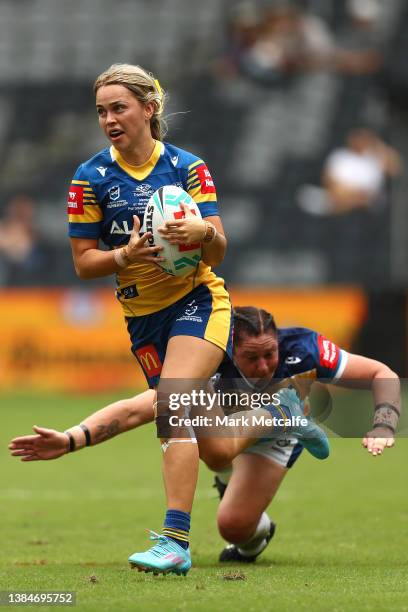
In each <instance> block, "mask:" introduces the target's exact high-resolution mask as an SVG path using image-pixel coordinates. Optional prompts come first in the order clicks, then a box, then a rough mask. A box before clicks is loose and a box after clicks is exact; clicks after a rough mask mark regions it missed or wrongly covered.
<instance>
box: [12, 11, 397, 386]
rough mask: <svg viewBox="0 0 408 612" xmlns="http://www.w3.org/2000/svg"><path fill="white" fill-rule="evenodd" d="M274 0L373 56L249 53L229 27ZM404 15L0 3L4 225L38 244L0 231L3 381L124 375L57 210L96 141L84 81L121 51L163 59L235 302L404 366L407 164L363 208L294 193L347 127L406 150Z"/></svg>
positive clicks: (111, 312) (129, 380)
mask: <svg viewBox="0 0 408 612" xmlns="http://www.w3.org/2000/svg"><path fill="white" fill-rule="evenodd" d="M285 6H297V7H298V8H300V10H301V12H302V13H305V14H308V15H309V16H310V15H313V16H314V17H315V18H318V19H319V20H320V22H321V23H323V24H324V27H325V28H326V30H327V32H326V34H329V35H330V37H331V44H332V45H334V46H335V47H336V46H338V47H343V48H344V47H346V48H349V47H350V40H351V41H352V44H353V45H354V47H353V50H355V49H357V50H358V51H361V50H363V51H364V50H366V49H367V45H368V46H369V49H370V50H374V52H375V53H377V55H378V56H379V58H380V61H379V65H378V67H375V68H373V69H372V68H369V69H364V68H363V69H357V70H343V69H338V70H337V69H331V70H328V69H325V68H324V67H320V68H314V69H302V68H301V67H296V68H293V67H292V69H291V70H286V71H281V72H279V71H275V72H274V73H273V74H272V76H271V74H270V73H266V74H265V71H264V72H262V71H261V70H260V69H259V67H258V66H255V69H254V67H253V66H249V68H248V66H247V65H246V64H245V62H244V61H243V60H242V57H240V56H239V53H240V52H241V51H242V49H240V48H239V45H240V44H241V46H242V41H241V42H240V41H238V43H237V36H238V35H241V36H242V33H240V29H241V32H242V31H245V28H250V27H251V24H253V23H254V21H257V22H258V25H259V24H262V21H263V20H265V19H266V16H267V15H268V11H271V10H275V9H277V8H278V9H282V7H285ZM358 11H360V13H359V14H358ZM356 14H357V16H359V17H361V15H363V17H364V16H365V18H367V15H368V22H367V23H366V24H363V25H364V27H361V23H360V24H359V27H356V23H357V22H356V20H355V16H356ZM370 20H371V22H370ZM367 24H368V27H367ZM407 24H408V7H407V5H406V3H405V2H403V1H402V0H387V2H376V1H375V0H352V1H348V0H347V1H346V0H344V1H343V0H336V1H334V0H309V1H306V0H305V1H303V2H292V3H290V2H285V1H284V2H282V1H281V0H279V1H273V0H270V1H259V2H258V1H255V0H253V1H251V0H250V1H248V2H237V1H232V0H208V2H206V3H192V2H190V1H189V0H166V1H158V0H149V2H144V1H139V2H133V1H128V0H118V1H117V2H116V3H114V4H113V3H112V1H111V0H81V1H79V0H74V1H71V2H65V1H62V2H58V3H55V2H53V0H33V1H30V2H26V1H23V0H22V1H19V2H13V1H11V0H10V1H8V0H1V2H0V49H1V53H0V76H1V79H0V108H1V116H2V121H1V126H0V158H1V166H0V221H1V224H2V226H1V230H2V233H3V235H4V234H7V233H8V228H9V225H8V224H9V223H10V218H11V217H13V215H14V221H15V222H16V223H17V224H18V223H21V225H22V231H23V233H24V232H25V233H26V235H28V240H29V242H30V241H31V244H29V245H28V246H27V249H26V250H25V251H24V252H23V253H22V254H21V255H20V254H15V253H14V252H15V248H14V247H13V246H12V247H10V246H9V244H6V245H3V246H1V244H0V286H1V289H0V312H1V316H0V333H1V337H2V338H3V341H2V343H1V348H0V380H1V383H2V384H4V385H7V384H8V385H11V386H13V385H14V384H15V383H16V381H19V384H26V385H28V386H31V385H33V384H34V385H35V386H40V387H41V386H43V387H48V388H58V387H61V388H64V387H66V386H68V387H72V386H75V385H78V386H79V388H80V389H82V390H85V388H86V386H87V385H88V386H89V388H90V389H94V386H95V384H96V383H95V381H96V380H97V381H98V383H97V384H98V385H99V384H101V377H100V376H99V375H98V372H100V371H101V369H103V370H104V377H103V378H104V381H105V382H103V383H102V385H104V386H106V387H107V388H109V387H112V386H114V387H116V388H117V387H123V386H128V387H130V386H133V384H134V378H133V377H134V376H135V371H136V366H134V364H133V363H132V361H131V357H129V355H130V354H129V352H128V345H127V339H126V335H125V332H124V331H123V326H122V325H121V320H120V312H119V309H118V308H116V310H115V304H114V298H113V292H112V289H111V287H112V279H111V278H106V279H103V280H101V281H94V282H92V283H90V282H86V283H84V282H83V281H80V280H79V279H77V278H76V277H75V274H74V271H73V266H72V262H71V256H70V250H69V247H68V242H67V237H66V224H65V201H66V192H67V188H68V184H69V180H70V177H71V176H72V174H73V172H74V170H75V168H76V167H77V165H78V163H79V162H80V161H82V160H83V159H86V158H87V157H88V156H90V155H91V154H93V153H94V151H96V150H98V149H99V148H102V146H104V140H103V136H102V134H100V133H99V128H98V125H97V121H96V117H95V112H94V100H93V94H92V82H93V79H94V77H95V75H97V74H99V73H100V72H101V71H102V70H103V69H104V68H105V67H106V66H108V65H110V64H111V63H113V62H115V61H128V62H134V63H140V64H141V65H143V66H146V67H147V68H148V69H150V70H152V71H153V72H154V73H155V74H157V76H158V77H159V79H160V80H161V82H162V84H163V86H164V87H165V88H166V89H167V90H169V92H170V100H169V102H170V103H169V107H168V112H169V115H170V117H169V128H170V129H169V134H168V139H169V140H171V141H174V142H175V143H177V144H178V145H179V146H181V147H186V148H188V149H191V150H193V151H195V152H197V154H199V155H201V156H202V157H203V158H204V159H205V160H206V161H207V163H208V165H209V167H210V169H211V171H212V173H213V175H214V177H215V180H216V185H217V189H218V193H219V200H220V208H221V213H222V216H223V220H224V225H225V228H226V232H227V235H228V238H229V250H228V255H227V257H226V259H225V262H224V264H223V265H222V266H221V268H220V274H221V275H223V276H224V278H225V280H226V282H227V284H228V286H229V287H230V289H231V291H232V294H233V296H236V297H235V300H234V301H235V303H241V304H243V303H248V302H259V301H260V300H259V299H258V300H257V298H256V295H257V292H261V294H262V300H263V302H262V303H263V304H264V305H265V306H266V307H268V308H269V309H270V310H271V311H272V312H274V313H275V314H276V317H277V320H278V322H279V324H281V325H290V324H298V323H299V324H303V325H310V326H312V327H318V328H319V329H320V330H321V331H323V332H324V333H326V334H327V335H329V336H330V337H331V338H332V339H333V340H335V341H337V342H339V343H340V344H341V345H342V346H344V347H345V348H347V349H354V350H358V351H361V352H363V353H366V354H370V355H372V356H375V357H378V358H380V359H383V360H384V361H386V362H387V363H389V364H390V365H391V366H392V367H394V368H395V369H396V370H397V371H398V372H399V373H400V374H401V375H405V374H406V371H407V363H406V353H407V347H406V343H407V341H406V318H407V312H406V311H407V308H406V287H407V275H408V270H407V266H406V261H407V249H408V246H407V239H406V237H407V227H408V225H407V222H408V219H407V215H408V212H407V207H406V196H405V194H406V187H407V174H406V172H402V174H401V175H400V176H399V177H398V178H397V179H396V180H393V181H392V182H391V181H388V182H387V183H386V186H385V188H384V189H383V192H382V193H381V196H380V198H379V202H376V203H375V205H373V206H372V207H371V208H370V209H367V210H362V209H355V210H351V211H350V212H348V213H345V214H341V215H325V216H316V215H313V214H309V213H308V212H305V211H304V210H302V209H301V208H300V206H299V205H298V202H297V199H298V195H297V194H298V193H299V189H300V188H301V187H302V185H304V184H308V183H311V184H318V183H319V180H320V175H321V172H322V168H323V163H324V160H325V158H326V156H327V154H328V153H329V152H330V151H332V150H333V149H335V148H336V147H339V146H341V145H342V143H343V142H344V139H345V137H346V135H347V133H348V132H349V131H350V130H351V129H353V128H355V127H366V128H369V129H371V130H373V131H375V132H376V134H378V135H379V136H380V137H381V138H382V139H383V140H385V141H386V142H388V143H390V144H392V146H393V147H395V148H396V150H397V151H398V152H399V154H400V155H401V156H402V158H404V156H405V154H406V150H407V147H408V132H407V127H406V125H407V121H406V108H405V107H406V96H407V87H408V70H407V67H406V62H404V57H406V50H407V49H406V44H407V43H406V36H405V28H406V27H407ZM237 32H238V35H237ZM367 32H368V34H369V36H368V34H367ZM351 35H352V36H351ZM237 49H238V50H237ZM237 56H238V59H237ZM244 59H245V58H244ZM247 63H248V62H247ZM173 113H174V114H173ZM20 196H23V198H25V199H26V202H25V204H24V203H23V204H22V205H21V204H20V209H19V208H18V206H19V204H18V203H17V204H16V202H15V200H16V198H17V199H18V198H20ZM3 242H4V241H3ZM328 304H331V305H330V307H329V308H327V306H328ZM108 329H109V333H108ZM98 356H99V357H98ZM104 360H107V361H106V362H107V363H108V364H109V367H108V368H106V367H104ZM84 370H86V371H87V374H88V377H86V376H85V374H84V373H83V372H84ZM58 372H59V374H58ZM67 372H69V375H68V376H67V375H66V373H67ZM86 378H88V382H87V381H86V380H85V379H86ZM139 382H140V380H139Z"/></svg>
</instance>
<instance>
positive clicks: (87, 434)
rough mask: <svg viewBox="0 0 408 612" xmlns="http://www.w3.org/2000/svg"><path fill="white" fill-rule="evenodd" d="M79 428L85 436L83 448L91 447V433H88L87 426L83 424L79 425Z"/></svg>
mask: <svg viewBox="0 0 408 612" xmlns="http://www.w3.org/2000/svg"><path fill="white" fill-rule="evenodd" d="M79 426H80V428H81V429H82V431H83V432H84V434H85V440H86V443H85V446H91V432H90V431H89V429H88V428H87V426H86V425H84V424H83V423H80V424H79Z"/></svg>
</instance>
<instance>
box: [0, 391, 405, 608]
mask: <svg viewBox="0 0 408 612" xmlns="http://www.w3.org/2000/svg"><path fill="white" fill-rule="evenodd" d="M108 400H112V398H111V397H106V396H103V397H102V396H99V397H95V396H93V397H88V398H84V397H75V396H71V397H66V396H65V397H53V396H43V397H40V396H28V395H27V396H24V395H21V396H15V395H14V396H5V395H3V396H2V397H1V398H0V402H1V405H2V414H3V423H2V431H1V448H0V454H1V466H2V467H1V477H0V478H1V490H0V508H1V521H0V528H1V548H0V591H5V590H13V591H18V590H24V591H30V590H35V591H52V590H69V591H76V593H77V609H80V610H98V611H99V610H107V611H108V610H109V611H121V610H148V611H150V610H153V611H155V610H160V611H163V610H171V611H173V610H190V609H194V610H198V611H207V610H214V611H217V610H226V611H229V610H234V612H237V611H240V610H246V611H248V612H249V611H258V610H260V611H261V610H276V611H277V612H282V611H286V610H291V611H292V610H295V609H298V610H313V611H320V610H331V611H334V612H335V611H339V612H345V611H349V610H350V611H353V612H360V611H365V610H373V611H375V612H379V611H384V612H391V611H392V612H394V611H403V610H406V611H408V565H407V552H406V551H407V536H408V505H407V501H408V487H407V484H408V479H407V474H406V465H407V460H408V439H407V438H404V439H399V440H398V441H397V445H396V447H395V448H394V449H391V450H388V451H387V452H386V453H385V454H384V455H383V456H382V457H377V458H373V457H371V456H369V455H368V454H367V453H366V451H363V450H362V448H361V447H360V443H359V440H340V439H336V440H332V454H331V457H330V459H328V460H327V461H325V462H318V461H317V460H314V459H313V458H311V457H310V456H306V455H307V454H306V453H304V454H303V456H302V458H301V459H300V460H299V462H298V463H297V464H296V466H295V468H294V469H293V470H292V471H291V473H290V474H289V475H288V477H287V479H286V482H285V483H284V484H283V486H282V488H281V491H280V492H279V494H278V497H277V499H275V501H274V502H273V504H272V505H271V507H270V515H271V517H273V519H274V520H275V521H276V523H277V525H278V528H277V534H276V536H275V538H274V540H273V541H272V543H271V545H270V547H269V548H268V549H267V552H266V553H265V554H264V555H263V557H262V558H261V559H259V561H258V562H257V563H256V564H255V565H252V566H249V567H243V566H234V565H228V566H220V565H219V564H218V563H217V557H218V554H219V551H220V550H221V548H222V546H223V543H222V540H221V539H220V537H219V536H218V534H217V530H216V526H215V512H216V507H217V499H216V496H215V492H214V489H212V487H211V484H212V475H211V473H210V472H209V471H208V470H207V469H206V468H205V467H204V466H202V469H201V475H200V483H199V488H198V493H197V497H196V503H195V508H194V512H193V527H192V555H193V563H194V565H193V569H192V570H191V571H190V573H189V574H188V576H187V577H186V578H182V577H177V576H158V577H153V576H152V575H151V574H146V575H145V574H142V573H138V572H136V571H131V570H130V569H129V567H128V564H127V557H128V555H129V554H130V553H132V552H135V551H136V550H143V549H145V548H147V546H148V539H147V534H146V532H145V529H146V528H151V529H155V530H158V531H159V530H160V527H161V523H162V518H163V511H164V497H163V492H162V482H161V474H160V465H161V451H160V448H159V444H158V442H157V440H156V439H155V432H154V429H153V428H152V427H145V428H143V429H141V430H139V431H134V432H129V433H127V434H125V435H123V436H119V437H118V438H116V439H114V440H111V441H110V442H107V443H105V444H102V445H100V446H97V447H95V448H92V449H85V450H83V451H80V452H79V453H77V454H73V455H69V456H65V457H63V458H62V459H58V460H56V461H50V462H35V463H29V464H24V463H21V462H20V461H19V460H18V459H15V458H11V457H9V455H8V451H7V443H8V441H9V439H10V438H11V437H13V436H15V435H18V434H23V433H29V431H30V427H31V425H32V424H37V425H44V426H49V427H56V428H59V429H61V428H66V427H68V426H70V425H72V424H75V423H77V422H79V421H80V420H81V418H83V417H84V416H85V415H86V414H89V413H90V412H92V411H94V410H95V409H96V408H99V407H101V406H102V405H103V404H104V403H105V402H106V401H108ZM233 578H235V579H233ZM30 608H31V606H30ZM4 609H6V608H4ZM41 609H42V610H44V609H48V608H46V607H41ZM50 609H55V608H54V607H53V608H50Z"/></svg>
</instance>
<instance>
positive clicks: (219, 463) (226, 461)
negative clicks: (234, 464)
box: [200, 448, 231, 472]
mask: <svg viewBox="0 0 408 612" xmlns="http://www.w3.org/2000/svg"><path fill="white" fill-rule="evenodd" d="M200 459H202V461H204V463H205V464H206V466H207V467H208V469H209V470H211V471H213V472H222V471H223V470H225V469H226V468H228V467H229V466H230V465H231V455H230V454H229V453H228V452H225V451H222V450H219V451H218V450H217V452H216V453H214V452H208V451H207V450H205V449H201V448H200Z"/></svg>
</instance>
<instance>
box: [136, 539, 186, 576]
mask: <svg viewBox="0 0 408 612" xmlns="http://www.w3.org/2000/svg"><path fill="white" fill-rule="evenodd" d="M150 539H151V540H156V541H157V544H155V545H154V546H153V547H152V548H149V550H147V551H146V552H143V553H134V554H133V555H131V556H130V557H129V563H130V564H131V566H132V568H135V567H137V569H138V570H139V572H153V574H177V575H178V576H185V575H186V574H187V572H188V570H189V569H190V567H191V556H190V549H189V548H187V550H185V549H184V548H183V547H182V546H180V545H179V544H177V542H176V541H175V540H172V539H171V538H168V537H166V536H164V535H159V534H158V533H156V532H155V531H150Z"/></svg>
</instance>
